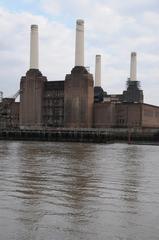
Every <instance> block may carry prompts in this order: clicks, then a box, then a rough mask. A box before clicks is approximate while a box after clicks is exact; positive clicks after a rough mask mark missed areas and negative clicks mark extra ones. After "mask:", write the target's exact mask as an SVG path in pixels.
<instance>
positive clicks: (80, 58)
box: [75, 19, 84, 66]
mask: <svg viewBox="0 0 159 240" xmlns="http://www.w3.org/2000/svg"><path fill="white" fill-rule="evenodd" d="M75 66H84V21H83V20H81V19H78V20H77V21H76V44H75Z"/></svg>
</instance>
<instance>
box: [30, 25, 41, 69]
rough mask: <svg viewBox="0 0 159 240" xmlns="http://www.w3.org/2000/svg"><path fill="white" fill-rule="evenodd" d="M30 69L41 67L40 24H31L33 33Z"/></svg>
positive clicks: (31, 37)
mask: <svg viewBox="0 0 159 240" xmlns="http://www.w3.org/2000/svg"><path fill="white" fill-rule="evenodd" d="M30 69H39V39H38V25H31V35H30Z"/></svg>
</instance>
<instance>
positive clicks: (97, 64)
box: [95, 55, 101, 87]
mask: <svg viewBox="0 0 159 240" xmlns="http://www.w3.org/2000/svg"><path fill="white" fill-rule="evenodd" d="M95 87H101V55H96V61H95Z"/></svg>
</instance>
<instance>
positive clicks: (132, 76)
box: [130, 52, 137, 81]
mask: <svg viewBox="0 0 159 240" xmlns="http://www.w3.org/2000/svg"><path fill="white" fill-rule="evenodd" d="M136 74H137V54H136V52H132V53H131V63H130V80H131V81H136V80H137V75H136Z"/></svg>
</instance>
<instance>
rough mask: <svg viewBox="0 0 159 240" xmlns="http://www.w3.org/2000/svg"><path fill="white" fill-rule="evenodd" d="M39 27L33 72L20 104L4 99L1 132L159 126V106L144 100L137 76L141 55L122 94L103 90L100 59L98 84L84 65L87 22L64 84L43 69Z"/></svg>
mask: <svg viewBox="0 0 159 240" xmlns="http://www.w3.org/2000/svg"><path fill="white" fill-rule="evenodd" d="M38 54H39V53H38V26H37V25H32V26H31V46H30V69H29V70H28V71H27V73H26V75H25V76H23V77H22V78H21V80H20V102H19V103H17V102H15V99H14V98H13V99H7V98H6V99H5V98H4V99H2V101H1V102H0V128H1V129H2V128H3V129H5V128H6V129H7V128H20V129H45V128H114V127H117V128H118V127H120V128H129V127H130V128H141V127H143V128H144V127H145V128H158V127H159V107H157V106H153V105H149V104H145V103H144V102H143V99H144V97H143V91H142V90H141V89H140V84H139V82H138V81H137V77H136V53H132V54H131V64H130V78H129V79H128V82H127V89H126V90H125V91H123V93H122V94H116V95H111V94H107V92H105V91H104V90H103V89H102V87H101V56H100V55H96V71H95V83H94V81H93V75H92V74H90V73H89V72H88V70H87V69H86V68H85V67H84V21H83V20H77V23H76V47H75V66H74V67H73V69H72V71H71V72H70V74H67V75H66V76H65V80H63V81H48V80H47V78H46V77H45V76H43V75H42V73H41V72H40V71H39V66H38V58H39V57H38Z"/></svg>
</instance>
